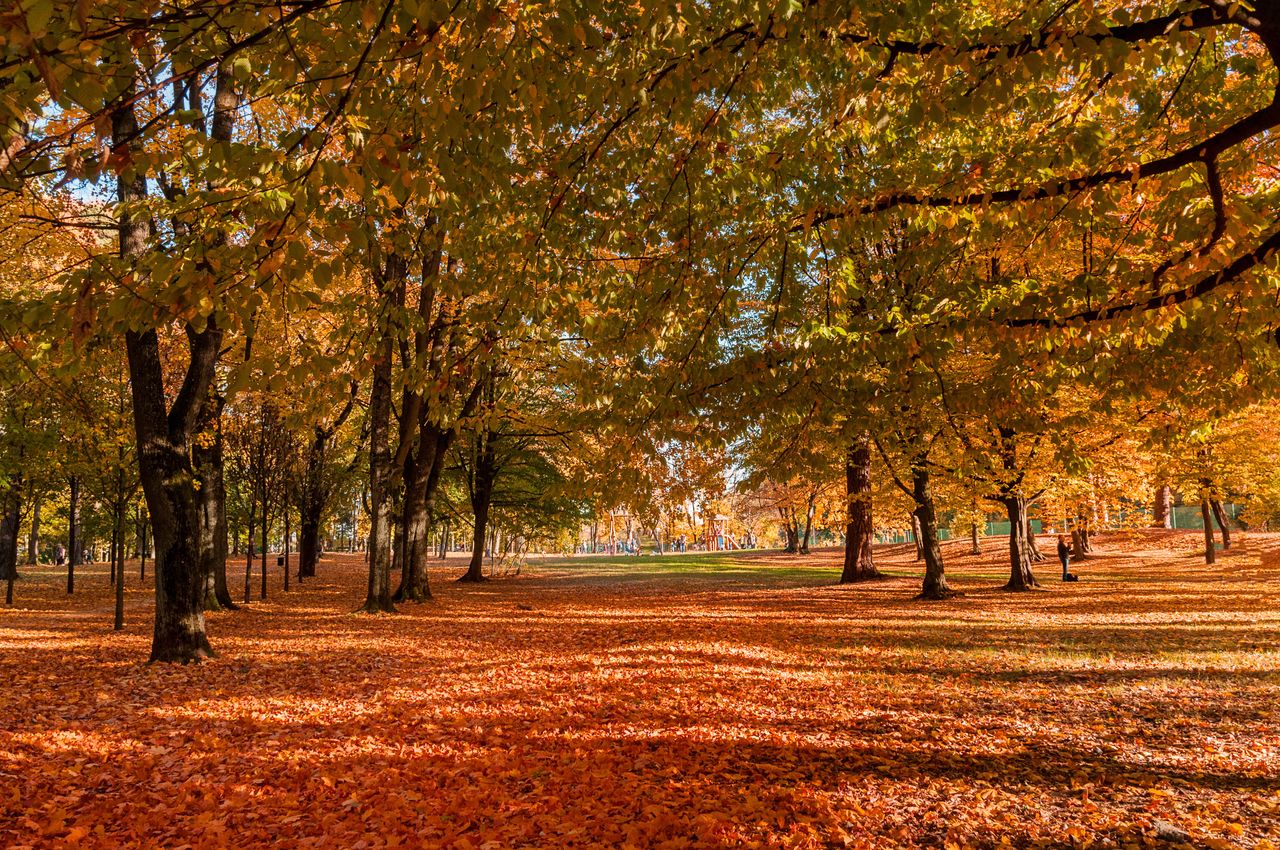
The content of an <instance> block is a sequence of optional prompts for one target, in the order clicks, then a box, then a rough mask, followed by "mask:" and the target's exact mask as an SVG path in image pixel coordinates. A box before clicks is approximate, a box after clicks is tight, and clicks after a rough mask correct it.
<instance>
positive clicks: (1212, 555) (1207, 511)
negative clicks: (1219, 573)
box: [1200, 496, 1218, 564]
mask: <svg viewBox="0 0 1280 850" xmlns="http://www.w3.org/2000/svg"><path fill="white" fill-rule="evenodd" d="M1200 519H1201V520H1203V522H1204V562H1205V563H1206V564H1212V563H1214V562H1216V561H1217V560H1218V556H1217V553H1216V552H1215V551H1214V546H1213V542H1214V541H1213V512H1212V508H1210V506H1209V497H1208V496H1201V497H1200Z"/></svg>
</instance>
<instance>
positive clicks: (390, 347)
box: [361, 254, 405, 614]
mask: <svg viewBox="0 0 1280 850" xmlns="http://www.w3.org/2000/svg"><path fill="white" fill-rule="evenodd" d="M379 271H380V272H381V273H380V274H379V275H378V278H379V280H378V283H379V286H380V288H381V290H382V294H383V297H384V298H388V299H393V298H395V297H396V295H395V291H396V290H397V289H399V288H402V287H403V285H404V273H405V269H404V263H403V261H402V260H399V258H398V257H397V256H396V255H394V254H393V255H391V256H390V257H388V259H387V268H385V269H381V270H379ZM375 334H377V335H378V336H380V337H381V339H380V341H379V351H378V359H377V361H376V362H375V364H374V367H373V380H372V386H371V388H370V390H369V587H368V592H367V593H366V595H365V601H364V605H363V606H362V607H361V610H363V611H365V612H366V613H370V614H373V613H378V612H388V613H390V612H394V611H395V606H394V605H393V604H392V601H391V486H392V481H391V442H390V433H389V431H390V422H391V358H392V354H393V352H394V340H393V339H392V332H391V329H390V328H386V327H376V328H375Z"/></svg>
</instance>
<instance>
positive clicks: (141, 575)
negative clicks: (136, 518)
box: [138, 512, 151, 581]
mask: <svg viewBox="0 0 1280 850" xmlns="http://www.w3.org/2000/svg"><path fill="white" fill-rule="evenodd" d="M148 526H149V523H148V521H147V515H146V513H145V512H144V513H143V514H142V531H141V537H142V545H141V546H140V547H139V552H138V581H146V580H147V555H149V554H150V553H151V541H150V533H149V531H148Z"/></svg>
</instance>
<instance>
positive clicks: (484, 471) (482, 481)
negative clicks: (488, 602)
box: [458, 431, 497, 581]
mask: <svg viewBox="0 0 1280 850" xmlns="http://www.w3.org/2000/svg"><path fill="white" fill-rule="evenodd" d="M477 440H479V442H480V446H479V447H478V448H479V450H478V451H477V452H476V458H475V475H474V480H473V482H472V486H471V514H472V516H473V517H474V518H475V534H474V535H473V537H472V539H471V563H470V564H468V565H467V571H466V573H464V574H463V575H462V577H461V578H459V579H458V581H484V540H485V533H486V531H488V528H489V508H490V506H491V505H492V504H493V485H494V480H495V478H496V477H497V465H496V455H495V451H494V444H493V443H494V441H493V434H491V433H489V432H488V431H482V432H481V433H480V435H479V436H478V437H477Z"/></svg>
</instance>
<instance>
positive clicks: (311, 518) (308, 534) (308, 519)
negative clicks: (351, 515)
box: [298, 428, 329, 580]
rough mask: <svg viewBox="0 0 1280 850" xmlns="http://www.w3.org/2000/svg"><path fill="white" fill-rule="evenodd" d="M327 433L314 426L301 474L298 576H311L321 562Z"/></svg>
mask: <svg viewBox="0 0 1280 850" xmlns="http://www.w3.org/2000/svg"><path fill="white" fill-rule="evenodd" d="M328 447H329V434H328V432H327V431H325V430H324V429H323V428H316V429H315V435H314V436H313V437H312V440H311V445H310V446H308V447H307V470H306V473H305V475H304V477H303V483H302V498H301V499H300V500H299V501H300V503H299V505H298V525H299V534H298V579H299V580H301V579H304V578H312V577H313V576H315V574H316V564H317V563H318V562H319V561H320V522H321V520H322V519H323V517H324V506H325V501H326V499H325V495H326V494H325V489H326V487H325V481H324V473H325V468H324V467H325V455H326V454H327V453H328Z"/></svg>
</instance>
